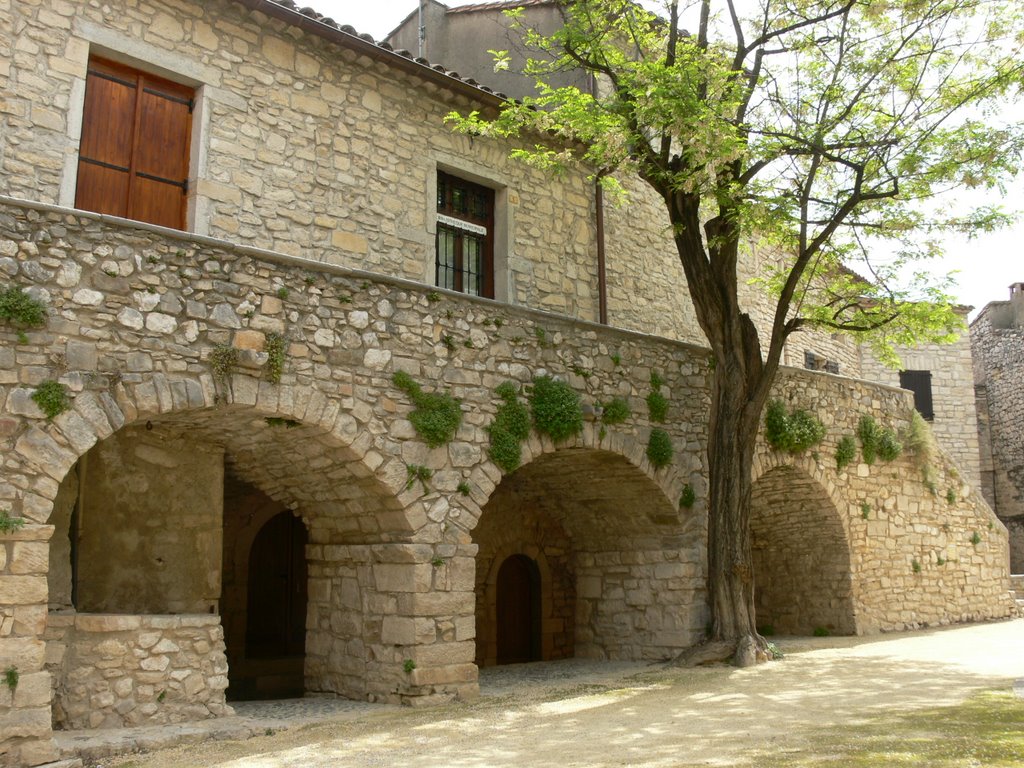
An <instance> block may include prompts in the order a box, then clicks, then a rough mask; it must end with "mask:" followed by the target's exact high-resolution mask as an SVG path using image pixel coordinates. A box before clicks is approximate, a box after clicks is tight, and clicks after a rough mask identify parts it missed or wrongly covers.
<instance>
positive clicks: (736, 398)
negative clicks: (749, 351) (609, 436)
mask: <svg viewBox="0 0 1024 768" xmlns="http://www.w3.org/2000/svg"><path fill="white" fill-rule="evenodd" d="M736 369H737V366H735V364H734V361H720V362H719V363H718V364H717V365H716V367H715V373H714V377H713V382H712V398H711V419H710V423H709V429H708V465H709V466H708V469H709V473H710V489H709V497H708V592H709V595H708V598H709V603H710V606H711V638H710V639H711V640H713V641H719V640H726V641H735V642H737V643H739V641H741V640H743V639H744V638H748V637H749V638H752V639H753V640H754V642H755V643H756V645H757V646H758V647H759V648H760V647H761V646H763V645H764V642H763V640H761V638H760V637H759V636H758V635H757V630H756V623H755V622H756V620H755V616H754V569H753V560H752V556H751V541H750V493H751V486H752V482H751V472H752V469H753V462H754V444H755V442H756V436H757V431H758V427H759V424H760V413H761V409H760V407H755V401H756V400H757V399H758V398H757V396H756V392H751V391H750V387H749V382H748V381H747V377H745V376H743V375H742V374H741V373H740V372H739V371H737V370H736Z"/></svg>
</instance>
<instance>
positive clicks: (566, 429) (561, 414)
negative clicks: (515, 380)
mask: <svg viewBox="0 0 1024 768" xmlns="http://www.w3.org/2000/svg"><path fill="white" fill-rule="evenodd" d="M529 400H530V412H531V413H532V414H533V426H534V428H535V429H536V430H537V431H538V432H539V433H540V434H542V435H547V436H548V437H550V438H551V439H552V440H554V441H555V442H560V441H562V440H565V439H567V438H570V437H572V436H573V435H578V434H579V433H580V432H582V431H583V409H582V408H581V407H580V396H579V395H578V394H577V393H576V391H575V390H574V389H573V388H572V387H570V386H569V385H568V384H566V383H565V382H564V381H558V380H557V379H553V378H551V377H550V376H538V377H536V378H535V379H534V380H533V386H532V387H531V388H530V392H529Z"/></svg>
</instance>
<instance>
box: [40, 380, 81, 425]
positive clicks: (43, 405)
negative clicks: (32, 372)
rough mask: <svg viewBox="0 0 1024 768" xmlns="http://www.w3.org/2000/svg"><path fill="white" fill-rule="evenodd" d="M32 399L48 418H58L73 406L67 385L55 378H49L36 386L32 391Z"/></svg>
mask: <svg viewBox="0 0 1024 768" xmlns="http://www.w3.org/2000/svg"><path fill="white" fill-rule="evenodd" d="M32 400H33V401H35V404H36V405H38V406H39V410H41V411H42V412H43V413H44V414H45V415H46V418H47V419H53V418H56V417H57V416H60V415H61V414H62V413H64V412H65V411H67V410H70V408H71V398H70V397H68V390H67V387H65V386H64V385H63V384H61V383H60V382H59V381H54V380H53V379H47V380H46V381H44V382H42V383H41V384H40V385H39V386H38V387H36V389H35V391H34V392H33V393H32Z"/></svg>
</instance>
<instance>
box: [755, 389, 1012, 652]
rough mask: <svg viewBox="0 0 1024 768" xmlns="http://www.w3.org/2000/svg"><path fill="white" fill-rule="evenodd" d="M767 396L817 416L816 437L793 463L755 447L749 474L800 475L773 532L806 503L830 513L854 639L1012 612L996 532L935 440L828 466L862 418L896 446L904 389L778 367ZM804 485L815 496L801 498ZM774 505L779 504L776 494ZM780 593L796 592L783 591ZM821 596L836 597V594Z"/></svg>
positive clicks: (906, 407) (906, 419) (906, 411)
mask: <svg viewBox="0 0 1024 768" xmlns="http://www.w3.org/2000/svg"><path fill="white" fill-rule="evenodd" d="M776 393H777V395H778V396H780V397H781V398H782V399H784V400H785V401H786V402H787V403H789V404H790V405H792V406H793V407H803V408H806V409H808V410H810V411H811V412H813V413H815V414H817V415H818V416H819V417H820V418H821V420H822V422H823V423H824V424H825V426H826V428H827V430H828V432H827V435H826V437H825V440H824V441H823V442H822V443H821V444H820V445H818V446H816V447H815V448H814V449H812V450H811V451H808V452H805V453H803V454H799V455H797V456H791V455H788V454H781V453H779V452H777V451H774V450H771V449H770V448H768V446H766V445H765V444H764V443H762V444H761V445H760V446H759V451H758V456H757V457H756V459H755V471H754V477H755V479H758V480H759V479H760V478H762V477H765V478H767V477H768V476H769V475H770V473H771V471H772V470H774V469H776V468H778V467H783V466H786V467H792V468H794V469H797V470H799V471H800V472H799V473H798V476H800V477H802V478H803V480H802V481H801V482H800V483H795V484H794V485H793V489H803V492H802V493H791V494H790V495H789V496H788V497H787V498H786V503H785V506H784V508H783V509H778V508H777V509H775V510H773V512H772V518H771V519H772V523H771V525H772V526H773V527H774V528H776V529H782V528H784V527H785V526H786V525H788V524H791V523H793V522H797V523H800V522H806V521H807V520H808V519H809V516H808V509H807V507H808V506H809V505H816V506H818V507H819V509H820V510H821V512H820V513H819V514H821V513H825V514H826V516H827V515H831V514H832V512H831V510H832V509H834V510H835V515H837V516H838V523H839V524H840V525H841V526H842V530H843V536H844V538H845V541H846V546H847V547H848V550H849V562H850V571H851V591H852V596H853V608H852V612H853V618H854V625H855V627H856V632H857V634H864V633H870V632H877V631H889V630H895V629H913V628H918V627H921V626H929V625H940V624H948V623H951V622H957V621H976V620H979V619H982V618H996V617H1005V616H1013V615H1015V613H1016V608H1015V606H1014V605H1012V604H1011V603H1012V601H1009V600H1008V599H1007V597H1006V590H1008V588H1009V570H1008V567H1007V565H1008V561H1007V558H1008V549H1007V548H1008V542H1007V531H1006V528H1005V526H1004V525H1003V524H1002V523H1001V522H1000V521H999V519H998V518H997V517H996V516H995V514H994V513H993V512H992V510H991V509H990V508H989V506H988V505H987V504H986V503H985V501H984V499H983V498H982V497H981V495H980V493H979V492H978V490H977V488H976V487H974V486H972V485H971V484H970V483H969V482H968V481H967V480H966V479H965V478H964V476H963V473H962V472H960V471H959V470H958V469H957V467H956V465H955V463H954V462H953V461H952V459H951V458H950V456H949V454H948V453H946V452H945V451H944V450H943V449H942V447H941V444H940V443H938V441H937V440H935V439H933V440H932V446H931V449H930V450H927V451H921V452H920V453H917V454H914V453H912V452H911V451H909V450H905V451H904V452H903V453H901V455H900V456H899V458H898V459H896V460H895V461H893V462H889V463H886V462H884V461H882V460H881V459H876V461H875V463H873V464H871V465H869V464H867V463H865V462H864V461H863V457H862V456H861V454H860V452H859V451H858V456H857V458H856V460H855V461H854V462H853V463H852V464H850V465H848V466H846V467H845V468H843V469H842V470H840V469H838V468H837V466H836V462H835V452H836V446H837V444H838V442H839V440H840V439H842V437H844V436H854V435H855V434H856V428H857V423H858V421H859V420H860V418H861V416H862V415H865V414H869V415H871V416H872V417H873V418H874V419H875V420H876V422H877V423H878V424H879V426H882V427H886V428H889V429H892V430H893V431H894V432H896V433H897V435H900V436H901V438H902V439H903V440H904V441H906V439H907V438H906V435H907V434H908V432H909V425H910V417H911V414H912V413H913V406H912V397H911V395H910V393H909V392H906V391H905V390H900V389H890V388H883V387H880V386H877V385H867V384H865V383H864V382H860V381H856V380H851V379H844V378H842V377H837V376H820V375H815V374H812V373H810V372H804V371H796V370H792V369H790V370H786V371H783V373H782V375H781V376H780V377H779V380H778V381H777V382H776ZM809 481H814V482H809ZM757 487H758V486H757V484H756V483H755V489H756V488H757ZM814 487H816V488H817V493H816V496H817V498H814V497H813V496H810V494H811V493H812V492H811V491H810V489H811V488H814ZM791 490H792V489H791ZM774 499H775V503H776V504H777V505H780V504H781V503H782V497H781V496H779V495H777V494H776V495H775V496H774ZM753 514H754V510H752V515H753ZM756 525H757V524H756V523H755V522H754V521H752V526H755V527H756ZM835 530H836V529H835V518H833V520H832V521H831V522H829V525H828V528H826V529H825V531H824V532H823V535H824V537H825V540H826V541H831V540H832V537H833V533H829V531H835ZM769 578H771V577H769ZM783 578H786V577H785V575H784V574H783ZM815 578H817V577H815ZM796 580H799V577H797V579H796ZM790 591H791V592H792V593H793V594H794V595H799V594H801V592H800V590H798V589H797V588H796V586H795V585H794V589H792V590H790ZM832 592H833V595H834V596H835V597H838V598H843V597H844V591H843V589H841V588H840V589H833V590H832Z"/></svg>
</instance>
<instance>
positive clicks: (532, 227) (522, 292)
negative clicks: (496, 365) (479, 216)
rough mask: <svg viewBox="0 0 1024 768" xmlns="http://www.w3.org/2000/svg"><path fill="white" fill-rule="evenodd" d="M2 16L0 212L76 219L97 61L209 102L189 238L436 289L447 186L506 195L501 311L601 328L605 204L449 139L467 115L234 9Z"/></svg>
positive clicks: (125, 6)
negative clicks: (64, 210)
mask: <svg viewBox="0 0 1024 768" xmlns="http://www.w3.org/2000/svg"><path fill="white" fill-rule="evenodd" d="M4 13H6V15H7V17H8V18H7V19H6V22H7V23H6V24H5V28H6V29H13V30H15V35H14V40H13V41H11V40H10V39H7V40H5V42H6V43H8V44H10V43H12V42H13V45H14V51H13V53H12V56H11V57H10V58H9V59H5V65H4V67H3V68H2V69H0V91H2V92H3V93H4V94H5V97H6V98H5V102H4V104H5V108H4V110H3V111H0V167H2V168H3V171H4V173H3V174H2V175H0V194H10V195H14V196H19V197H23V198H25V199H30V200H37V201H42V202H48V203H61V204H64V205H72V204H73V201H74V190H75V182H76V174H77V171H76V167H77V163H76V159H77V152H78V143H79V136H80V132H81V120H82V106H81V105H82V98H83V96H82V94H83V92H84V87H85V85H84V78H85V73H86V64H87V60H88V57H89V55H90V53H99V54H101V55H104V56H107V57H113V58H116V59H119V60H124V61H125V62H126V63H129V64H131V65H133V66H138V67H140V68H142V69H145V70H148V71H153V72H155V73H156V74H159V75H161V76H164V77H168V78H170V79H173V80H177V81H179V82H183V83H187V84H190V85H194V86H195V87H196V88H197V99H196V110H195V118H194V123H193V144H192V151H191V170H190V188H191V190H192V192H190V196H191V199H190V205H189V217H188V219H189V221H188V228H189V229H190V230H191V231H194V232H197V233H199V234H209V235H213V236H217V237H225V238H229V239H230V240H232V241H234V242H236V243H240V244H245V245H252V246H256V247H260V248H268V249H273V250H275V251H278V252H281V253H287V254H291V255H295V256H298V255H301V256H303V257H304V258H308V259H313V260H316V261H329V262H331V263H334V264H340V265H344V266H347V267H352V268H359V269H371V270H374V271H378V272H381V273H384V274H389V275H395V276H400V277H406V278H409V279H413V280H419V281H423V282H433V277H434V274H433V269H434V267H433V263H434V235H435V230H436V223H435V208H434V206H435V200H436V172H437V169H438V168H442V169H444V170H446V171H449V172H451V173H454V174H455V175H460V176H464V177H466V178H468V179H470V180H472V181H479V182H482V183H485V184H487V185H488V186H491V187H493V188H495V189H496V190H497V193H498V194H497V201H496V211H495V213H496V223H495V231H496V244H495V253H496V266H497V277H498V280H497V281H496V282H497V293H498V297H499V298H502V299H506V300H508V301H511V302H513V303H517V304H523V305H526V306H532V307H536V308H540V309H547V310H551V311H556V312H560V313H564V314H567V315H571V316H577V317H584V318H588V319H596V316H597V266H596V255H595V226H594V213H593V196H594V192H593V186H592V185H591V184H588V183H586V181H585V173H583V172H579V171H570V172H569V173H568V174H566V175H565V176H564V177H563V178H561V179H558V180H552V179H551V178H549V177H548V176H546V175H545V174H543V173H542V172H540V171H536V170H532V169H529V168H528V167H526V166H525V165H523V164H521V163H518V162H515V161H512V160H510V159H509V157H508V152H509V149H510V147H509V146H508V145H507V144H500V143H496V142H494V141H490V140H483V139H479V138H477V139H471V138H469V137H464V136H459V135H456V134H455V133H453V132H452V130H451V129H450V128H448V127H447V126H446V125H445V124H444V116H445V115H446V114H447V113H448V112H449V111H451V110H452V109H453V108H457V107H458V108H463V109H468V108H469V107H470V106H475V105H471V104H470V102H468V101H466V100H465V99H464V98H463V99H461V100H458V99H456V98H455V96H454V95H453V94H452V93H451V92H450V91H446V90H442V91H439V90H438V89H437V88H436V87H435V86H434V85H432V84H425V83H424V82H422V81H421V80H419V79H418V78H415V77H410V76H408V75H405V74H402V73H400V72H399V71H398V70H397V69H395V68H390V67H388V66H385V65H382V64H379V63H374V62H372V61H370V60H368V59H367V58H366V57H361V56H359V55H357V53H355V52H354V51H353V50H351V49H350V48H348V47H346V46H345V45H344V44H341V45H334V44H332V43H329V42H327V41H326V40H324V39H323V38H322V37H319V36H317V35H313V34H306V33H301V32H298V31H297V29H296V28H295V27H290V26H288V25H285V24H283V23H281V22H278V21H271V20H269V19H268V18H267V17H266V16H264V15H262V14H260V13H254V12H250V11H247V10H246V9H245V8H243V7H242V6H241V5H240V4H237V3H232V2H228V0H216V1H215V2H206V3H169V2H161V1H160V0H149V1H147V2H143V3H128V2H117V3H114V4H113V5H111V4H110V3H107V4H105V5H103V6H99V5H95V4H91V3H84V4H83V3H75V2H69V1H68V0H53V2H47V3H46V4H42V5H39V6H36V5H29V4H24V3H19V4H15V5H13V6H12V7H11V8H9V9H8V10H7V11H5V12H4ZM299 18H302V17H299ZM339 37H341V38H345V37H346V35H344V34H340V35H339ZM353 39H354V38H353ZM382 53H383V52H382ZM395 58H399V57H395ZM427 71H429V69H428V70H427ZM482 95H483V93H482V92H481V96H482Z"/></svg>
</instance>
